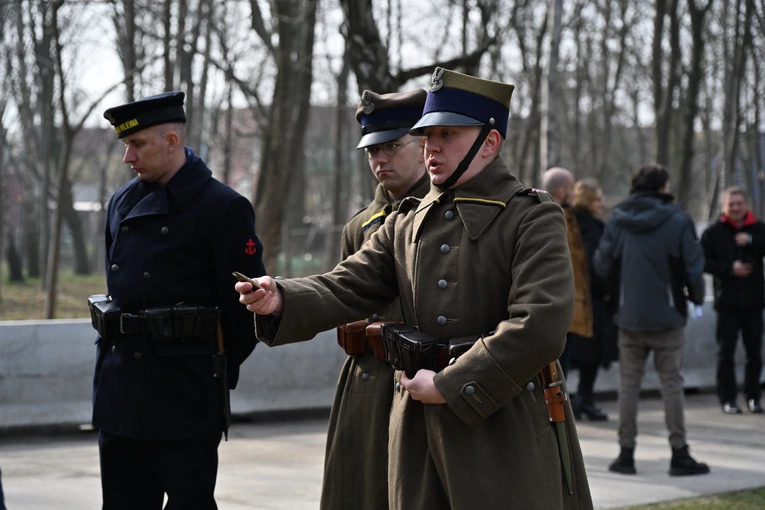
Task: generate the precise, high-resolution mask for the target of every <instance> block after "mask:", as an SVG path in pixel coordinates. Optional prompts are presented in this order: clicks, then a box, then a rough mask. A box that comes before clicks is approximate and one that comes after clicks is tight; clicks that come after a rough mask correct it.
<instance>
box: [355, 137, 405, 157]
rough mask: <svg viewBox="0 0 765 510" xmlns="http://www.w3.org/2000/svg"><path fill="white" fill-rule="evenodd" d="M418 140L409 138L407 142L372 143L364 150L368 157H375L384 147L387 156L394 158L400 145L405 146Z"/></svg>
mask: <svg viewBox="0 0 765 510" xmlns="http://www.w3.org/2000/svg"><path fill="white" fill-rule="evenodd" d="M416 141H417V140H409V141H408V142H406V143H396V142H386V143H384V144H378V145H372V146H370V147H364V152H366V153H367V159H375V158H376V157H377V152H378V151H379V150H380V148H382V151H383V152H384V153H385V155H386V156H388V157H389V158H392V157H393V156H395V155H396V150H397V149H398V148H399V147H403V146H404V145H409V144H410V143H414V142H416Z"/></svg>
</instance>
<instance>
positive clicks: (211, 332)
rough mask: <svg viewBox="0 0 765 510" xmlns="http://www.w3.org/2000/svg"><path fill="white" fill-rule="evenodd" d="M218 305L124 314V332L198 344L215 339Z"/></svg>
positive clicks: (160, 341)
mask: <svg viewBox="0 0 765 510" xmlns="http://www.w3.org/2000/svg"><path fill="white" fill-rule="evenodd" d="M219 315H220V311H219V310H218V309H217V308H209V307H204V306H188V305H185V304H183V303H180V304H177V305H174V306H163V307H155V308H147V309H146V310H143V311H141V312H139V313H138V314H136V315H133V314H129V313H123V314H121V315H120V332H121V333H122V334H124V335H150V336H151V337H152V339H154V340H155V341H156V342H159V343H195V342H201V341H207V340H212V339H214V338H215V334H216V332H217V328H218V316H219Z"/></svg>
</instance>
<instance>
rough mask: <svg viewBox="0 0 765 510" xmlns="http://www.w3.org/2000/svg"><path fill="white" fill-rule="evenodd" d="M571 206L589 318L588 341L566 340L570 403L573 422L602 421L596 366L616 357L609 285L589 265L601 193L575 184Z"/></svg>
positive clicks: (599, 227)
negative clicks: (572, 375)
mask: <svg viewBox="0 0 765 510" xmlns="http://www.w3.org/2000/svg"><path fill="white" fill-rule="evenodd" d="M573 206H574V214H575V215H576V221H577V224H578V225H579V232H580V235H581V237H582V244H583V245H584V251H585V258H586V260H587V269H588V272H589V274H590V295H591V297H592V319H593V324H592V329H593V335H592V337H591V338H584V337H581V336H578V335H573V336H572V337H571V338H569V345H568V350H569V356H570V361H571V365H572V367H574V368H577V369H579V387H578V390H577V394H576V398H575V399H574V402H573V409H574V416H575V417H576V419H581V418H582V416H583V415H584V416H586V417H587V418H588V419H590V420H592V421H605V420H607V419H608V415H607V414H606V413H604V412H603V410H601V409H600V407H598V406H597V405H596V404H595V398H594V387H595V380H596V379H597V377H598V369H599V367H600V366H603V367H605V368H608V367H609V366H610V365H611V362H612V361H615V360H617V359H618V358H619V355H618V347H617V340H616V339H617V328H616V325H615V324H614V321H613V316H614V313H615V311H616V310H615V302H616V301H615V299H612V296H613V294H614V291H613V285H612V284H611V282H609V281H608V280H607V279H605V278H602V277H600V276H598V274H597V273H596V272H595V270H594V269H593V265H592V258H593V256H594V254H595V250H596V249H597V248H598V244H599V243H600V238H601V237H602V235H603V230H604V229H605V224H604V223H603V221H601V220H600V219H599V218H598V217H597V216H599V215H600V214H601V212H602V209H603V193H602V191H601V189H600V186H598V183H597V182H595V181H593V180H591V179H585V180H581V181H579V182H577V183H576V185H575V186H574V204H573Z"/></svg>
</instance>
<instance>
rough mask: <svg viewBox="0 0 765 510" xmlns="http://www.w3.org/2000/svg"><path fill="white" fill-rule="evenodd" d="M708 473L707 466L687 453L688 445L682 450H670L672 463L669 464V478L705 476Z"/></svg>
mask: <svg viewBox="0 0 765 510" xmlns="http://www.w3.org/2000/svg"><path fill="white" fill-rule="evenodd" d="M707 473H709V466H707V465H706V464H704V463H703V462H696V459H694V458H693V457H691V455H690V454H689V453H688V445H685V446H683V447H682V448H672V461H671V462H670V464H669V474H670V476H692V475H705V474H707Z"/></svg>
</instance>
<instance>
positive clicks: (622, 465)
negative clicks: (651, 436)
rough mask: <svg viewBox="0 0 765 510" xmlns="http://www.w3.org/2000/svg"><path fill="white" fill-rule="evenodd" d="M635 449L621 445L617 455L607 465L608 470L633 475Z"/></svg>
mask: <svg viewBox="0 0 765 510" xmlns="http://www.w3.org/2000/svg"><path fill="white" fill-rule="evenodd" d="M634 455H635V449H634V448H624V447H622V449H621V451H620V452H619V456H618V457H616V460H615V461H613V462H612V463H611V464H610V465H609V466H608V470H609V471H613V472H614V473H621V474H623V475H634V474H636V473H637V471H636V470H635V456H634Z"/></svg>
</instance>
